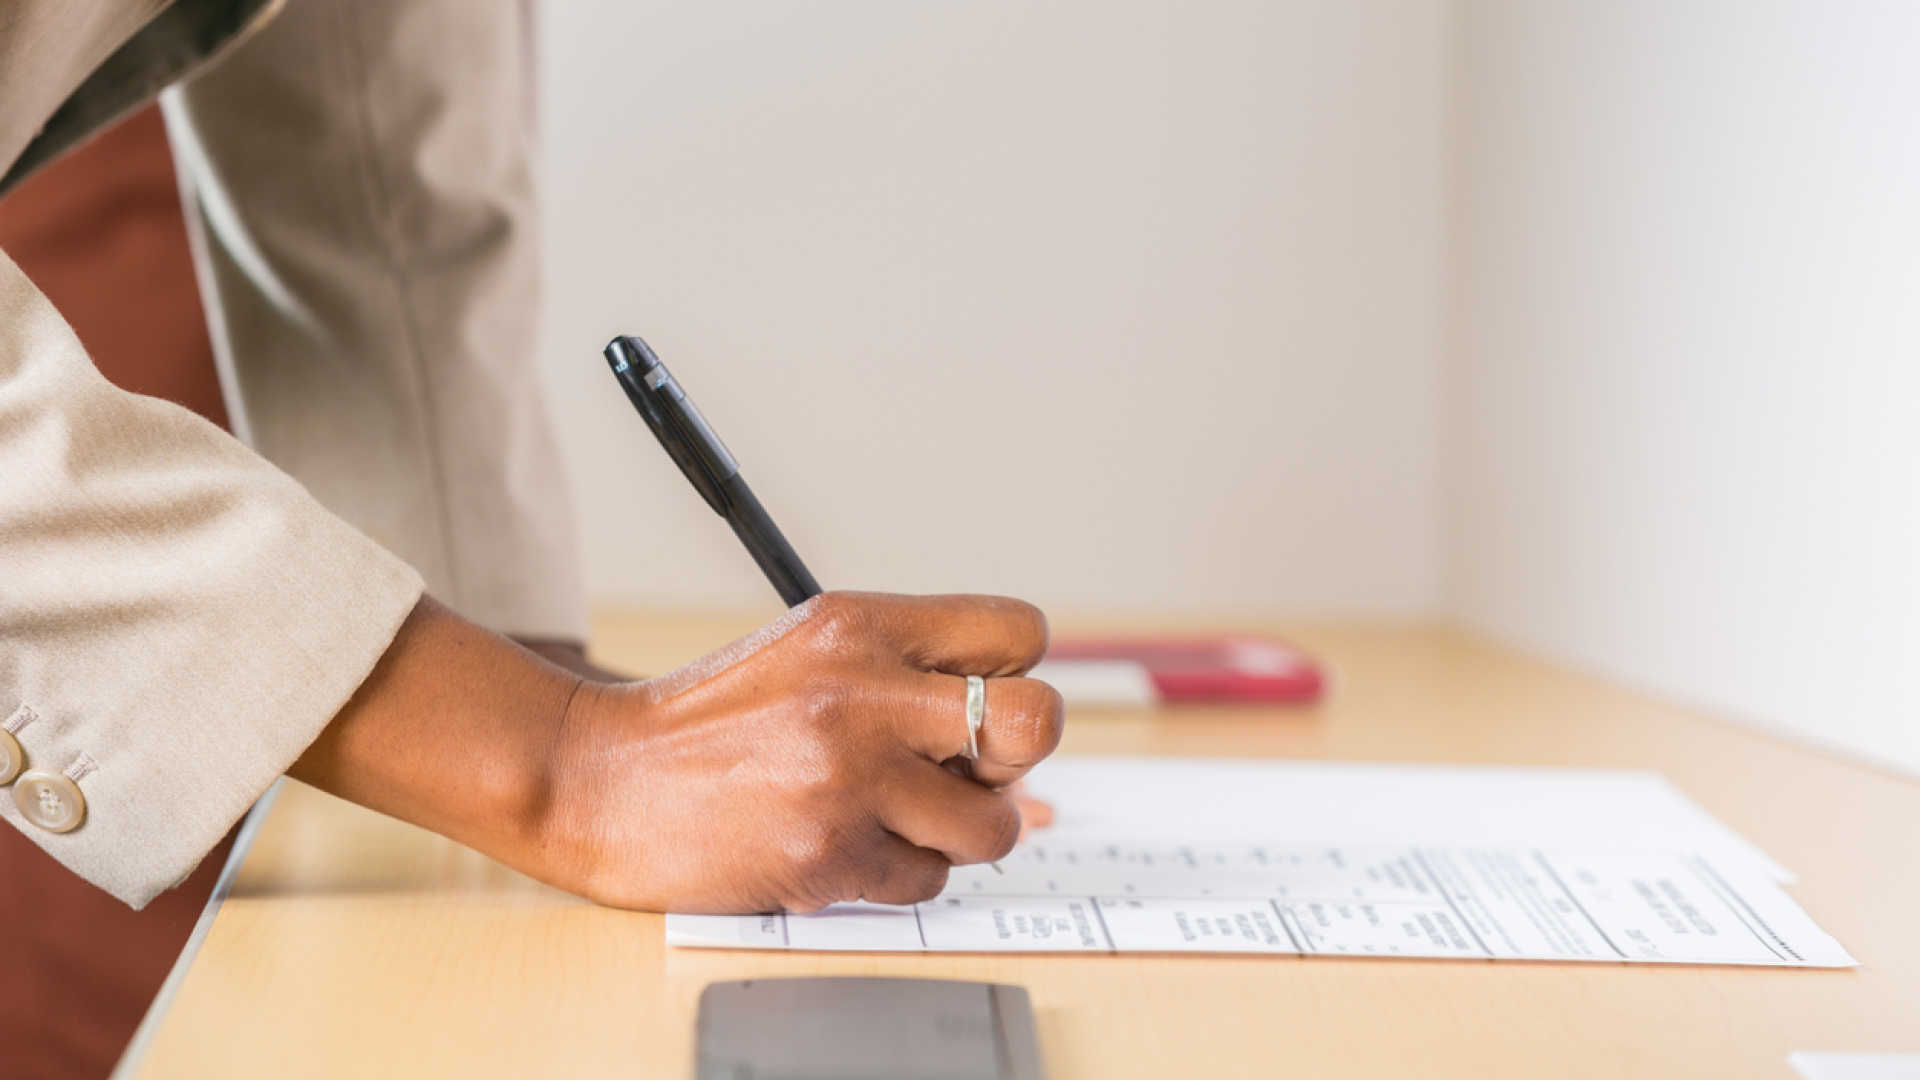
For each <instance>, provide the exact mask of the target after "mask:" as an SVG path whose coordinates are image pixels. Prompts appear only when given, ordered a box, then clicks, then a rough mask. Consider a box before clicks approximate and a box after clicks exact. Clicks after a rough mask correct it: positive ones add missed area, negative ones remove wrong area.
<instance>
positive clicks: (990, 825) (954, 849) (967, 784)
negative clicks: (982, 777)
mask: <svg viewBox="0 0 1920 1080" xmlns="http://www.w3.org/2000/svg"><path fill="white" fill-rule="evenodd" d="M879 810H880V819H881V821H882V822H884V823H885V824H886V826H887V828H888V829H889V830H890V831H892V832H893V833H896V834H898V835H899V836H901V837H903V838H905V839H906V840H909V841H911V842H912V843H913V844H915V845H917V846H918V847H921V848H927V849H931V850H933V851H937V852H939V853H941V855H942V856H943V857H945V858H946V859H947V860H949V861H950V862H952V863H953V864H955V865H960V866H964V865H966V864H968V863H982V862H993V861H994V860H996V859H1002V858H1005V857H1006V854H1007V852H1009V851H1012V850H1013V845H1014V843H1015V841H1017V840H1019V839H1020V811H1019V810H1017V809H1016V808H1015V807H1014V804H1013V800H1012V799H1011V798H1009V797H1008V796H1007V795H1005V794H1003V793H1001V792H998V791H992V790H989V789H987V788H984V787H981V786H980V785H979V784H977V783H974V782H973V781H971V780H968V779H965V778H964V777H959V776H955V775H954V774H952V773H950V772H948V771H947V770H945V769H943V768H941V767H940V766H939V765H936V764H934V763H933V762H931V761H919V760H913V761H908V762H906V763H904V766H903V767H902V768H900V769H899V770H898V772H896V773H895V774H894V777H893V780H892V782H890V783H889V784H888V786H887V789H886V791H885V792H884V793H883V795H882V801H881V805H880V807H879Z"/></svg>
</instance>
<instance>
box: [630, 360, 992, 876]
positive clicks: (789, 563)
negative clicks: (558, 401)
mask: <svg viewBox="0 0 1920 1080" xmlns="http://www.w3.org/2000/svg"><path fill="white" fill-rule="evenodd" d="M603 351H604V352H605V353H606V356H607V366H608V367H611V368H612V369H613V377H614V378H616V379H619V380H620V386H621V388H622V389H624V390H625V391H626V392H627V400H628V401H631V402H633V407H634V408H636V409H638V410H640V418H641V419H643V420H645V421H646V422H647V426H648V427H649V428H652V429H653V434H654V437H655V438H657V439H659V440H660V445H661V446H663V447H665V448H666V451H667V456H669V457H671V458H673V460H674V463H675V464H677V465H679V466H680V471H681V472H683V473H686V474H687V479H688V480H689V481H691V482H692V484H693V486H694V487H695V488H698V489H699V491H700V497H701V498H703V499H705V500H707V505H708V506H711V507H713V509H714V512H715V513H717V514H719V515H720V516H721V517H723V518H726V519H727V524H729V525H731V526H733V534H734V535H735V536H738V537H739V538H740V542H741V543H742V544H745V545H746V546H747V551H748V552H749V553H751V554H752V555H753V561H754V562H757V563H759V564H760V570H761V572H762V573H764V574H766V575H767V580H768V581H771V582H773V587H774V588H775V589H777V590H779V592H780V599H782V600H785V601H786V602H787V606H788V607H793V606H795V605H797V604H800V603H802V602H804V601H806V600H808V599H811V598H812V597H815V596H819V595H820V583H819V582H817V581H815V580H813V574H812V573H811V572H810V571H808V569H807V564H805V563H803V562H801V561H800V556H799V554H797V553H796V552H795V551H794V550H793V545H792V544H789V543H787V538H786V537H785V536H784V535H782V534H781V532H780V526H778V525H775V524H774V523H773V519H772V518H770V517H768V516H767V509H766V507H764V506H761V505H760V500H759V499H756V498H754V497H753V489H752V488H749V487H748V486H747V482H746V480H745V479H744V478H742V477H741V475H740V463H739V462H737V461H735V460H733V454H731V453H729V452H728V450H727V444H726V443H723V442H721V441H720V436H719V435H717V434H715V433H714V430H713V427H712V425H710V424H708V423H707V418H706V417H704V416H701V415H700V410H699V409H698V408H696V407H695V406H694V404H693V402H692V401H691V400H690V399H689V398H688V397H687V392H686V391H685V390H682V389H681V388H680V384H679V383H678V382H676V381H675V380H674V377H673V373H672V372H671V371H668V370H667V365H665V364H663V363H661V362H660V358H659V357H658V356H655V355H654V352H653V350H652V349H651V348H648V347H647V343H646V342H644V341H641V340H640V339H639V338H637V337H634V336H633V335H632V334H622V335H620V336H619V337H617V338H614V339H613V340H612V341H609V342H607V347H606V349H605V350H603ZM969 775H971V773H969ZM987 865H988V866H991V867H993V872H994V873H996V874H1004V873H1006V871H1005V870H1002V869H1000V864H999V863H997V862H993V863H988V864H987Z"/></svg>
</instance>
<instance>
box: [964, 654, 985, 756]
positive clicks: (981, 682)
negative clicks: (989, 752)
mask: <svg viewBox="0 0 1920 1080" xmlns="http://www.w3.org/2000/svg"><path fill="white" fill-rule="evenodd" d="M986 719H987V680H985V679H983V678H981V677H980V676H978V675H969V676H967V758H968V759H969V760H972V761H978V760H979V759H980V725H981V724H982V723H984V722H985V721H986Z"/></svg>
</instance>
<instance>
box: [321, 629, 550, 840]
mask: <svg viewBox="0 0 1920 1080" xmlns="http://www.w3.org/2000/svg"><path fill="white" fill-rule="evenodd" d="M580 684H581V680H580V678H579V677H578V676H577V675H574V674H572V673H571V672H568V671H565V670H562V669H561V668H559V667H556V666H555V665H553V664H550V663H548V662H546V661H545V660H542V659H540V658H539V657H537V656H535V655H534V654H532V653H531V652H529V651H527V650H526V649H524V648H521V647H520V646H518V645H515V644H514V643H513V642H511V641H508V640H507V639H505V638H503V637H500V636H499V635H497V634H494V633H491V632H489V631H487V630H484V629H482V628H480V627H478V626H476V625H474V624H473V623H471V622H468V621H467V620H466V619H463V618H461V617H460V616H458V615H456V614H454V613H453V612H451V611H449V610H448V609H447V608H445V607H443V606H442V605H440V604H439V603H437V602H436V601H434V600H433V599H431V598H422V599H421V601H420V603H419V605H418V606H417V607H415V608H414V610H413V613H412V614H411V615H410V616H408V618H407V620H406V623H405V624H404V625H403V626H402V627H401V629H400V632H399V633H398V634H397V635H396V636H395V637H394V640H393V644H392V646H390V647H389V648H388V650H387V653H386V655H385V656H384V657H382V658H381V660H380V663H379V664H378V665H377V666H376V667H375V668H374V670H373V672H372V674H371V675H369V676H368V677H367V680H366V681H365V682H364V683H362V684H361V686H360V688H359V690H358V691H357V692H355V694H354V695H353V698H352V700H351V701H349V702H348V703H347V706H346V707H345V708H344V709H342V710H341V711H340V712H339V714H338V715H336V716H335V718H334V720H333V722H332V723H330V724H328V725H327V727H326V729H325V730H324V731H322V732H321V733H320V737H319V738H317V739H316V740H314V742H313V744H312V745H311V746H309V747H308V748H307V750H306V752H305V753H304V754H302V755H301V756H300V759H299V760H298V761H297V762H295V763H294V766H293V768H292V769H290V770H289V774H290V775H292V776H294V777H295V778H297V779H300V780H303V781H305V782H307V783H309V784H312V785H314V786H315V787H318V788H320V789H322V790H324V791H329V792H332V793H333V794H335V795H338V796H340V797H342V798H344V799H348V800H350V801H352V802H356V803H359V804H361V805H362V806H366V807H370V808H372V809H374V810H378V811H380V812H382V813H385V814H390V815H392V816H394V817H397V818H400V819H402V820H404V821H410V822H413V823H414V824H416V825H421V826H423V827H425V828H428V829H432V830H433V831H435V832H438V833H441V834H443V835H446V836H450V837H452V838H454V839H456V840H459V841H460V842H461V843H464V844H468V845H470V846H472V847H475V848H479V849H480V850H483V851H486V852H488V853H489V854H492V855H494V856H495V857H497V858H501V859H503V860H504V861H506V862H509V863H512V864H514V865H517V866H520V867H521V868H523V869H532V864H533V861H534V858H535V856H536V855H537V854H538V850H539V848H540V845H541V828H542V822H543V821H544V819H545V816H546V815H545V810H546V807H547V805H548V803H549V790H548V787H549V784H548V775H549V769H548V763H549V762H550V761H551V760H552V756H553V746H554V741H555V739H556V738H558V736H559V735H560V733H561V727H562V724H561V721H562V718H563V716H564V715H565V713H566V708H567V702H568V700H569V698H570V697H571V696H572V694H573V691H574V689H575V688H576V687H578V686H579V685H580Z"/></svg>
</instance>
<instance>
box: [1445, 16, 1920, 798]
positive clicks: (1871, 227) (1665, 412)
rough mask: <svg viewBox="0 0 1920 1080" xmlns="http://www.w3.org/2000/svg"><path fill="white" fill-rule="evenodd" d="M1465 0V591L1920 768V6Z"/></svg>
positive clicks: (1508, 625)
mask: <svg viewBox="0 0 1920 1080" xmlns="http://www.w3.org/2000/svg"><path fill="white" fill-rule="evenodd" d="M1460 16H1461V25H1460V27H1459V29H1460V39H1459V40H1460V43H1461V44H1460V53H1459V59H1460V65H1459V68H1458V72H1457V73H1458V75H1459V77H1460V83H1459V88H1460V98H1459V112H1458V115H1459V117H1460V120H1461V127H1460V130H1459V133H1458V135H1459V138H1458V142H1457V144H1456V145H1457V149H1458V151H1459V155H1460V156H1459V159H1458V161H1459V170H1458V172H1457V174H1456V178H1457V181H1458V184H1457V188H1456V191H1457V194H1458V195H1459V197H1460V209H1461V216H1460V218H1459V232H1458V239H1459V244H1458V247H1457V250H1456V255H1457V259H1456V262H1455V266H1456V275H1455V280H1456V283H1457V285H1458V286H1459V294H1458V300H1459V304H1458V307H1457V309H1456V311H1455V316H1456V318H1455V321H1454V330H1455V344H1456V348H1455V350H1454V355H1453V357H1452V365H1451V367H1450V370H1449V380H1448V386H1449V396H1448V408H1447V409H1446V410H1444V413H1445V416H1446V423H1447V429H1448V433H1449V436H1448V443H1449V447H1450V458H1449V469H1448V474H1447V475H1448V486H1447V494H1446V502H1447V505H1448V520H1449V528H1448V536H1449V552H1450V556H1449V567H1450V571H1449V574H1448V577H1449V587H1448V592H1449V597H1448V599H1449V606H1450V607H1451V609H1452V610H1453V611H1455V612H1456V613H1457V614H1459V615H1460V616H1462V617H1464V618H1465V619H1467V620H1468V621H1470V622H1471V623H1473V624H1475V625H1478V626H1481V627H1484V628H1487V629H1490V630H1493V631H1494V632H1496V633H1498V634H1500V635H1502V636H1505V637H1507V638H1510V639H1512V640H1514V641H1517V642H1519V643H1521V644H1523V645H1527V646H1529V647H1532V648H1535V649H1539V650H1544V651H1546V652H1549V653H1552V654H1554V655H1558V656H1561V657H1564V658H1566V659H1569V660H1572V661H1574V662H1576V663H1579V664H1581V665H1583V666H1587V667H1591V668H1596V669H1600V670H1602V671H1606V672H1609V673H1613V674H1616V675H1619V676H1624V677H1625V678H1627V679H1629V680H1631V681H1633V682H1636V683H1639V684H1642V685H1644V686H1648V687H1651V688H1653V689H1656V690H1659V691H1661V692H1664V693H1666V694H1669V695H1672V696H1677V697H1679V698H1682V699H1686V700H1691V701H1695V702H1698V703H1701V704H1704V705H1706V706H1707V707H1708V708H1710V709H1713V710H1716V711H1719V712H1722V713H1725V714H1728V715H1731V716H1735V717H1741V718H1746V719H1750V720H1755V721H1759V722H1761V723H1764V724H1768V725H1771V726H1776V727H1780V728H1784V729H1786V730H1790V731H1792V732H1795V733H1797V734H1800V735H1803V736H1805V737H1808V738H1811V739H1815V740H1817V741H1822V742H1827V743H1830V744H1835V745H1841V746H1845V747H1849V748H1851V749H1854V750H1856V751H1859V752H1862V753H1866V754H1868V755H1870V756H1874V757H1878V758H1881V759H1883V760H1887V761H1890V762H1895V763H1900V764H1904V765H1906V766H1907V767H1909V768H1913V769H1920V61H1917V59H1916V58H1920V5H1915V4H1911V3H1883V4H1869V3H1858V2H1852V3H1813V2H1807V3H1769V4H1754V3H1745V2H1741V3H1685V4H1674V3H1670V2H1663V0H1636V2H1631V3H1623V2H1613V0H1609V2H1607V3H1591V4H1572V3H1535V2H1527V3H1521V2H1513V3H1499V4H1492V3H1476V4H1469V5H1466V6H1465V7H1464V8H1463V9H1462V10H1461V12H1460Z"/></svg>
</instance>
